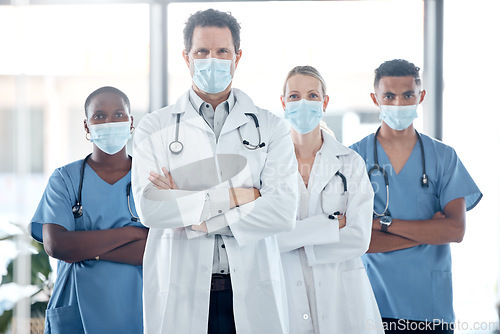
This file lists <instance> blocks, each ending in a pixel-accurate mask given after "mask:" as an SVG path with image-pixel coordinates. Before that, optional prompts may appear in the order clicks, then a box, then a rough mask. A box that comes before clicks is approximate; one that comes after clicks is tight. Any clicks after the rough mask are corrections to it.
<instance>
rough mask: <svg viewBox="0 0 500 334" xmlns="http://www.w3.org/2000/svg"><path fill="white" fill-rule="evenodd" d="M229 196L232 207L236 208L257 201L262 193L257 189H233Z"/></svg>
mask: <svg viewBox="0 0 500 334" xmlns="http://www.w3.org/2000/svg"><path fill="white" fill-rule="evenodd" d="M229 196H230V200H231V203H230V207H231V208H234V207H236V206H240V205H243V204H247V203H250V202H253V201H255V200H256V199H257V198H259V197H260V191H259V189H257V188H231V189H230V192H229Z"/></svg>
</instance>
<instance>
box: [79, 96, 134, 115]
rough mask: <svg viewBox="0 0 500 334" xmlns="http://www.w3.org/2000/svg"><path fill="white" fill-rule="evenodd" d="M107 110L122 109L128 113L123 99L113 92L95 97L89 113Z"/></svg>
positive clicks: (91, 102)
mask: <svg viewBox="0 0 500 334" xmlns="http://www.w3.org/2000/svg"><path fill="white" fill-rule="evenodd" d="M105 109H114V110H117V109H122V110H124V111H128V110H127V108H126V106H125V102H124V101H123V99H122V97H121V96H120V95H118V94H116V93H111V92H104V93H100V94H97V95H96V96H94V97H93V98H92V100H91V101H90V104H89V108H88V111H89V112H94V111H98V110H101V111H105Z"/></svg>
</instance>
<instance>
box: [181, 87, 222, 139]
mask: <svg viewBox="0 0 500 334" xmlns="http://www.w3.org/2000/svg"><path fill="white" fill-rule="evenodd" d="M189 92H190V91H189V90H188V91H187V92H186V93H185V94H184V95H182V96H181V97H180V98H179V100H177V102H176V103H175V105H174V110H173V111H172V113H173V114H174V116H175V117H177V114H181V126H182V123H184V122H186V123H188V124H190V125H193V126H196V127H198V128H200V129H202V130H205V131H206V132H208V133H210V132H212V133H213V131H212V130H211V129H210V127H209V126H208V124H207V122H205V120H204V119H203V117H201V116H200V114H199V113H198V111H196V110H195V109H194V108H193V105H192V104H191V102H189ZM174 122H175V121H174Z"/></svg>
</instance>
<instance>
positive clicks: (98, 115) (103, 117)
mask: <svg viewBox="0 0 500 334" xmlns="http://www.w3.org/2000/svg"><path fill="white" fill-rule="evenodd" d="M92 118H93V119H97V120H101V119H106V117H105V116H104V115H102V114H95V115H94V116H92Z"/></svg>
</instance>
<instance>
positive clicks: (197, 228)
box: [191, 221, 208, 233]
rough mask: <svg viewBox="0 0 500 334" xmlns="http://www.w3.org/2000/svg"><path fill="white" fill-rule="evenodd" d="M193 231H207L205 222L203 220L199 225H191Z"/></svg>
mask: <svg viewBox="0 0 500 334" xmlns="http://www.w3.org/2000/svg"><path fill="white" fill-rule="evenodd" d="M191 229H192V230H193V231H200V232H205V233H208V229H207V224H206V223H205V222H204V221H203V222H202V223H201V224H200V225H191Z"/></svg>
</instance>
